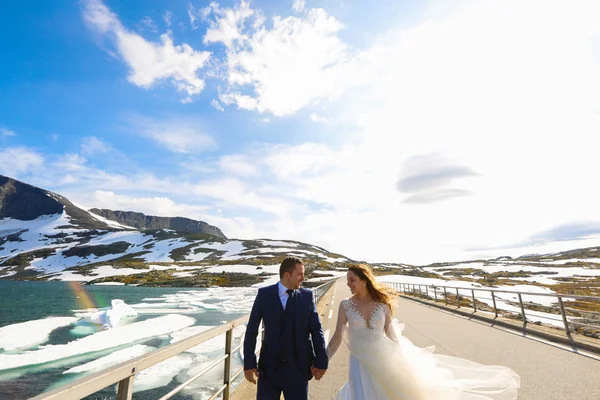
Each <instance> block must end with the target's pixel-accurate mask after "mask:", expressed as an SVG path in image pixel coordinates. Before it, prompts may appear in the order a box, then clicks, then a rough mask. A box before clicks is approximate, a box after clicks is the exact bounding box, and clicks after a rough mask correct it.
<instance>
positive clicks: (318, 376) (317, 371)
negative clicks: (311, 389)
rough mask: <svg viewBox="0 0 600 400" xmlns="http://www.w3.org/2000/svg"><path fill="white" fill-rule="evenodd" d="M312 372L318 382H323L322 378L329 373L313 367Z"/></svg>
mask: <svg viewBox="0 0 600 400" xmlns="http://www.w3.org/2000/svg"><path fill="white" fill-rule="evenodd" d="M310 372H312V374H313V376H314V377H315V379H316V380H321V378H322V377H323V375H325V372H327V370H326V369H319V368H315V367H314V366H312V367H310Z"/></svg>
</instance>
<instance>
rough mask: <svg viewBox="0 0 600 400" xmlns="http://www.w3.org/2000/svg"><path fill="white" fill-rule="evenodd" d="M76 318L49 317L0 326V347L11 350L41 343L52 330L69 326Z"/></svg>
mask: <svg viewBox="0 0 600 400" xmlns="http://www.w3.org/2000/svg"><path fill="white" fill-rule="evenodd" d="M77 319H78V318H73V317H50V318H44V319H36V320H33V321H27V322H22V323H19V324H13V325H7V326H5V327H2V328H0V349H4V351H11V350H16V349H23V348H27V347H32V346H35V345H38V344H42V343H44V342H46V341H47V340H48V338H49V336H50V333H51V332H52V331H53V330H55V329H57V328H61V327H63V326H69V325H71V324H72V323H74V322H75V321H77ZM1 368H2V367H1V366H0V369H1Z"/></svg>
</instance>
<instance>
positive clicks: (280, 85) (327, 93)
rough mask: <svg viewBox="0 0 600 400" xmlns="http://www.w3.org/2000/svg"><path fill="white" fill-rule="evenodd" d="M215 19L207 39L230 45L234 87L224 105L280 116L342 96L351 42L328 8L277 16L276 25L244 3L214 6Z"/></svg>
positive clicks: (230, 73) (222, 97) (229, 63)
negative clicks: (342, 35) (231, 6)
mask: <svg viewBox="0 0 600 400" xmlns="http://www.w3.org/2000/svg"><path fill="white" fill-rule="evenodd" d="M212 10H213V13H214V14H215V15H216V19H215V20H214V21H211V28H210V29H209V30H208V31H207V34H206V35H205V37H204V41H205V42H206V43H217V42H221V43H223V44H224V45H225V46H226V47H227V48H228V52H227V72H226V78H227V81H228V83H229V87H228V88H227V89H226V90H224V91H223V92H222V93H221V94H220V96H219V99H220V100H221V102H222V103H223V104H225V105H232V104H235V105H236V106H237V107H239V108H242V109H247V110H256V111H259V112H269V113H272V114H274V115H277V116H282V115H289V114H293V113H294V112H296V111H297V110H299V109H300V108H302V107H305V106H307V105H309V104H311V103H313V102H315V101H317V100H319V99H331V98H335V97H336V96H338V95H339V94H340V93H341V92H342V91H343V89H344V88H345V87H346V86H347V83H344V82H343V80H344V75H345V74H346V73H345V72H344V71H345V69H347V68H351V66H349V65H347V64H346V62H347V59H348V55H347V46H346V44H345V43H343V42H342V41H341V40H340V38H339V37H338V36H337V34H338V32H339V31H340V30H341V29H342V24H341V23H340V22H339V21H338V20H337V19H336V18H334V17H333V16H330V15H328V14H327V12H325V10H323V9H320V8H318V9H311V10H309V11H308V12H306V14H305V15H303V16H299V17H294V16H290V17H286V18H282V17H279V16H274V17H273V18H272V21H271V22H272V27H267V25H266V23H265V19H264V17H262V15H261V14H260V13H257V12H256V11H254V10H252V9H251V8H250V6H249V3H247V2H242V3H240V4H239V5H238V6H237V7H236V8H234V9H229V8H225V9H223V8H220V7H219V6H218V5H213V6H212Z"/></svg>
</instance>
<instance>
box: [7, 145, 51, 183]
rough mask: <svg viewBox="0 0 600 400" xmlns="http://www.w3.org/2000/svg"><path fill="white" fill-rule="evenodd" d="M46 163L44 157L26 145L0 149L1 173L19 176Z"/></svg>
mask: <svg viewBox="0 0 600 400" xmlns="http://www.w3.org/2000/svg"><path fill="white" fill-rule="evenodd" d="M43 164H44V157H43V156H42V155H41V154H39V153H38V152H36V151H33V150H30V149H28V148H26V147H9V148H5V149H3V150H0V174H2V175H6V176H10V177H11V178H14V177H17V176H19V175H21V174H27V173H29V172H31V171H33V170H35V169H37V168H39V167H41V166H42V165H43Z"/></svg>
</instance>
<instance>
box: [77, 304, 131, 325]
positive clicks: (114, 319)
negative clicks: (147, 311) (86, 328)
mask: <svg viewBox="0 0 600 400" xmlns="http://www.w3.org/2000/svg"><path fill="white" fill-rule="evenodd" d="M110 303H111V306H110V307H106V308H101V309H100V310H98V311H95V312H92V313H89V314H87V315H84V316H83V318H84V319H85V320H86V321H88V322H90V323H92V324H98V325H102V327H103V328H105V329H109V328H116V327H117V326H121V325H124V324H126V323H127V322H130V321H131V320H132V319H133V318H135V317H137V315H138V313H137V311H135V309H133V307H131V306H129V305H127V304H125V302H124V301H123V300H120V299H113V300H111V302H110Z"/></svg>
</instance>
